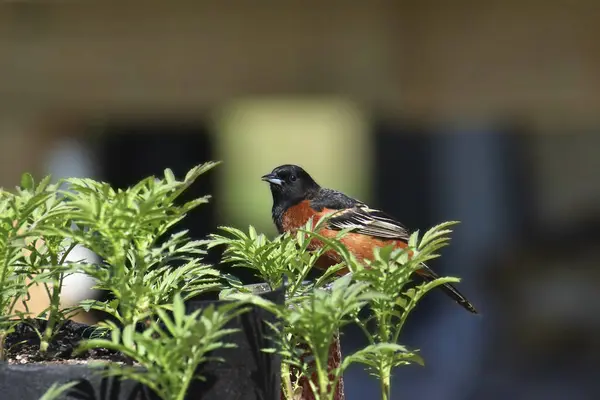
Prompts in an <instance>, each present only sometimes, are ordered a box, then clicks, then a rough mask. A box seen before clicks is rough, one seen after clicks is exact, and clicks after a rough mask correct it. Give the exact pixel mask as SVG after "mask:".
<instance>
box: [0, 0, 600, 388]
mask: <svg viewBox="0 0 600 400" xmlns="http://www.w3.org/2000/svg"><path fill="white" fill-rule="evenodd" d="M599 37H600V3H598V2H597V1H592V0H589V1H586V0H580V1H577V2H571V3H567V2H563V1H555V0H547V1H544V2H541V1H534V0H523V1H520V2H508V1H507V2H499V1H490V2H467V1H454V2H444V1H441V0H438V1H435V0H427V1H420V2H408V1H372V2H358V1H354V2H349V1H346V2H343V1H330V2H317V1H308V2H300V1H287V2H275V1H265V2H261V3H260V5H257V3H256V2H251V1H244V0H229V1H225V2H220V3H217V2H205V1H182V0H168V1H167V0H164V1H153V0H145V1H141V0H132V1H128V2H107V1H83V0H81V1H75V0H73V1H10V2H3V3H2V4H0V54H1V56H0V57H1V59H0V104H1V106H0V165H1V168H0V186H4V187H12V186H14V185H16V184H17V183H18V181H19V177H20V174H21V173H22V172H23V171H30V172H33V173H34V174H36V175H37V176H40V175H43V174H47V173H52V174H53V175H55V176H89V177H94V178H98V179H103V180H107V181H109V182H111V183H114V184H115V185H118V186H127V185H129V184H131V183H132V182H134V181H136V180H138V179H140V178H142V177H144V176H146V175H149V174H158V173H161V172H162V170H163V169H164V168H166V167H170V168H172V169H173V170H174V171H175V172H176V173H178V174H183V173H184V172H185V171H186V170H187V169H188V168H190V167H191V166H193V165H195V164H198V163H201V162H204V161H207V160H223V161H224V164H222V165H221V166H219V167H218V169H216V170H214V171H213V172H211V173H209V174H208V175H206V176H205V177H203V179H202V180H201V182H200V183H199V184H198V185H196V186H195V187H194V188H193V189H192V193H191V194H190V195H201V194H204V193H211V194H213V196H214V199H213V202H212V203H211V205H209V206H205V207H203V208H202V209H201V210H198V211H197V212H195V213H193V214H192V215H191V216H190V219H189V221H188V222H187V223H186V227H187V228H190V229H191V230H192V233H193V235H195V236H197V237H202V236H204V235H206V234H207V233H209V232H214V231H215V229H216V226H217V225H220V224H232V225H235V226H238V227H240V228H246V227H247V226H248V225H249V224H252V225H254V226H256V227H257V228H258V229H259V230H261V231H263V232H266V233H268V234H274V233H275V230H274V228H273V226H272V224H271V220H270V207H271V199H270V195H269V192H268V188H267V186H266V185H265V184H264V183H263V182H261V181H260V176H261V175H262V174H264V173H267V172H269V171H270V170H271V169H272V168H273V167H275V166H277V165H279V164H282V163H296V164H300V165H302V166H304V167H305V168H306V169H307V170H308V171H309V172H310V173H311V174H312V175H313V176H314V177H315V179H317V181H318V182H320V183H321V184H323V185H325V186H330V187H333V188H336V189H340V190H343V191H345V192H347V193H348V194H350V195H353V196H355V197H358V198H360V199H362V200H364V201H368V202H369V203H370V204H371V205H372V206H375V207H380V208H383V209H385V210H386V211H388V212H389V213H390V214H392V215H394V216H396V217H397V218H398V219H400V220H401V221H403V222H404V223H405V224H406V225H408V226H409V227H410V228H412V229H420V230H423V229H427V228H429V227H430V226H432V225H434V224H436V223H438V222H441V221H443V220H450V219H452V220H456V219H457V220H460V221H462V224H461V225H459V226H458V228H457V229H456V232H455V234H454V236H453V242H452V245H451V246H450V247H449V248H447V249H445V250H444V253H443V257H442V258H441V259H439V260H437V261H435V262H434V263H433V264H432V266H433V267H434V268H435V269H437V270H438V271H439V272H441V273H442V274H449V275H456V276H460V277H462V278H463V281H462V282H461V283H460V285H459V288H460V289H461V291H463V292H464V293H465V294H467V296H468V297H469V298H470V299H471V300H472V301H473V302H474V303H475V305H476V306H477V308H478V309H480V311H481V312H482V315H481V316H473V315H470V314H468V313H466V312H465V311H464V310H463V309H461V308H460V307H458V306H457V305H456V304H454V303H453V302H452V301H449V300H448V299H447V298H446V297H445V296H444V295H443V294H441V293H432V294H431V296H429V297H428V298H427V299H426V300H425V301H424V302H423V304H422V305H421V306H420V307H419V308H418V309H417V310H416V311H415V312H414V314H413V316H412V318H411V319H410V321H409V324H408V325H407V326H406V331H405V335H404V337H402V339H401V340H402V341H403V343H405V344H407V345H409V346H411V347H413V348H419V349H421V351H422V354H423V356H424V358H425V360H426V366H425V367H406V368H403V369H398V370H397V371H396V374H395V376H394V386H393V391H394V393H393V398H394V399H401V398H405V399H408V398H411V399H432V400H437V399H443V400H445V399H449V400H470V399H481V398H488V399H544V400H550V399H566V398H570V399H597V398H600V381H598V379H597V372H596V371H597V368H598V360H600V340H598V338H599V337H600V335H599V334H600V312H599V308H600V290H598V288H597V285H598V284H597V282H598V281H599V279H598V278H599V269H598V267H599V265H598V260H599V259H600V258H599V257H598V255H599V253H600V248H599V247H598V243H600V241H599V240H598V239H600V238H599V236H600V229H599V227H600V212H599V211H600V177H599V171H600V135H599V134H598V133H599V132H598V130H599V128H600V118H599V116H600V113H599V112H598V111H600V107H599V106H600V78H599V75H598V71H600V42H599V41H598V38H599ZM214 257H215V258H214V260H213V261H214V262H217V261H218V257H216V256H214ZM75 286H77V285H75ZM74 296H75V297H77V296H80V294H77V295H74ZM361 340H362V339H361V337H360V334H359V333H358V332H355V331H353V330H348V331H347V332H345V335H344V337H343V347H344V351H351V350H352V349H355V348H357V347H358V346H360V345H361V344H362V341H361ZM345 387H346V396H347V399H348V400H362V399H371V398H375V397H373V394H374V393H377V390H378V389H377V388H378V385H377V382H376V381H375V380H374V379H373V378H371V377H369V376H368V375H367V374H366V373H364V372H363V371H362V370H361V369H360V368H353V369H351V370H349V371H348V373H347V374H346V376H345Z"/></svg>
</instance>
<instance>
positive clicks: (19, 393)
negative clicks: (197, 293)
mask: <svg viewBox="0 0 600 400" xmlns="http://www.w3.org/2000/svg"><path fill="white" fill-rule="evenodd" d="M253 286H254V287H257V285H253ZM258 287H264V285H258ZM260 295H261V296H263V297H265V298H268V299H269V300H271V301H274V302H278V303H280V304H283V302H284V291H283V289H279V290H276V291H270V292H264V293H260ZM215 303H218V302H217V301H196V300H191V301H189V302H188V303H187V304H186V307H187V311H188V312H191V311H193V310H196V309H199V308H203V307H206V306H207V305H208V304H215ZM265 321H269V322H275V321H274V316H273V315H271V314H269V313H268V312H266V311H265V310H263V309H260V308H258V307H252V309H251V310H250V311H249V312H247V313H245V314H243V315H241V316H239V317H238V318H236V319H235V320H233V321H231V323H230V324H229V325H228V328H237V329H239V332H237V333H234V334H232V335H230V336H228V337H227V340H228V342H230V343H235V344H236V346H237V347H236V348H231V349H222V350H218V351H215V353H214V354H212V356H215V357H220V358H223V359H224V361H222V362H218V361H211V362H208V363H206V364H204V365H202V366H201V368H200V371H199V372H200V373H201V374H202V375H203V376H204V377H205V378H206V379H205V380H204V381H199V380H196V381H194V382H193V383H192V384H191V385H190V387H189V390H188V395H187V397H186V399H188V400H193V399H202V400H213V399H214V400H230V399H231V400H233V399H236V400H275V399H279V396H280V385H281V384H280V382H281V357H280V356H279V355H277V354H270V353H265V352H263V351H261V349H262V348H267V347H273V344H272V343H270V341H269V339H268V337H269V336H270V333H271V332H270V331H269V327H268V326H267V324H266V323H265ZM70 381H79V383H78V384H77V385H76V386H75V387H73V388H72V389H70V390H69V391H68V392H67V393H66V394H65V395H63V397H61V398H62V399H69V400H71V399H73V400H75V399H77V400H159V398H158V396H156V395H155V394H154V393H153V392H152V391H151V390H149V389H148V388H147V387H144V386H143V385H140V384H138V383H137V382H132V381H127V380H122V381H121V380H119V379H118V378H102V377H101V376H100V375H99V374H98V372H97V371H95V370H94V369H93V368H91V367H89V366H87V365H85V364H82V365H71V364H69V365H66V364H43V363H32V364H25V365H17V364H7V363H0V400H39V399H40V397H41V396H42V395H43V394H44V393H45V392H46V390H47V389H48V388H49V387H50V386H52V384H54V383H59V384H62V383H66V382H70Z"/></svg>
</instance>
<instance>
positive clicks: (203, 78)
mask: <svg viewBox="0 0 600 400" xmlns="http://www.w3.org/2000/svg"><path fill="white" fill-rule="evenodd" d="M209 3H210V4H209ZM0 9H1V10H2V12H0V54H2V63H0V76H2V77H3V79H2V83H1V85H0V98H2V99H6V98H9V99H10V101H9V103H10V104H9V105H11V106H13V107H25V108H28V107H36V108H48V107H50V108H56V109H60V108H69V109H73V108H81V109H94V110H97V109H98V108H100V109H108V110H112V111H120V110H122V108H123V107H133V108H136V109H140V110H147V109H148V108H151V107H158V108H160V109H161V110H162V109H164V108H167V109H171V110H179V111H180V110H182V109H184V110H185V109H187V110H192V111H193V110H196V109H197V108H198V107H202V106H205V105H214V104H215V102H218V101H225V100H227V99H228V98H231V97H233V96H239V95H244V94H247V93H277V92H285V93H289V92H292V93H313V92H319V93H320V92H325V93H330V92H333V93H338V92H342V93H343V94H347V95H350V96H353V97H356V98H359V99H361V100H363V101H365V102H366V103H368V104H373V105H378V106H381V107H385V108H389V109H391V110H402V111H408V112H411V111H413V112H417V111H423V110H425V111H428V112H436V113H442V112H448V111H453V112H456V111H465V112H468V111H475V112H477V113H484V112H485V113H490V112H497V111H504V110H506V109H517V108H518V109H521V110H525V112H526V113H529V114H535V115H538V116H544V114H555V113H556V112H559V113H562V114H586V115H592V114H593V113H594V112H595V111H597V107H598V104H600V98H599V97H600V77H599V76H598V74H597V71H598V70H600V44H599V43H598V41H597V40H596V39H597V38H598V37H600V24H599V23H598V22H600V3H599V2H597V1H594V0H579V1H574V2H566V1H558V0H548V1H537V0H535V1H534V0H524V1H487V2H476V1H453V2H446V1H442V0H438V1H431V0H428V1H419V2H408V1H372V2H358V1H354V2H342V1H330V2H317V1H309V2H308V3H307V2H300V1H289V2H267V3H266V4H265V5H264V6H263V7H257V6H256V5H255V3H254V2H251V1H244V0H229V1H225V2H221V3H220V5H219V4H217V2H201V1H177V0H171V1H160V2H157V1H141V0H137V1H129V2H122V3H119V2H110V1H108V2H88V1H62V2H59V1H47V2H40V3H34V2H11V3H5V4H3V5H2V6H1V8H0ZM4 102H6V100H4Z"/></svg>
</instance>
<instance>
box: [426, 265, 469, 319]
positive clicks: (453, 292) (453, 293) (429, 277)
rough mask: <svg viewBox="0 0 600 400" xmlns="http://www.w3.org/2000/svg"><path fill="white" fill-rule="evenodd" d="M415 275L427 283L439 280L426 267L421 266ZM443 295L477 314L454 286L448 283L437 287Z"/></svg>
mask: <svg viewBox="0 0 600 400" xmlns="http://www.w3.org/2000/svg"><path fill="white" fill-rule="evenodd" d="M417 274H418V275H419V276H421V277H422V278H423V279H425V280H426V281H427V282H430V281H433V280H435V279H437V278H439V275H438V274H436V273H435V272H433V271H432V270H431V269H430V268H429V267H428V266H427V265H425V264H423V268H422V269H420V270H419V271H417ZM438 287H439V288H440V289H441V290H442V291H443V292H444V293H446V294H447V295H448V296H450V298H452V299H453V300H454V301H456V302H457V303H458V304H460V305H461V306H462V307H463V308H465V309H466V310H467V311H469V312H472V313H473V314H477V310H476V309H475V307H474V306H473V304H471V302H470V301H469V300H467V298H466V297H465V296H464V295H463V294H462V293H461V292H460V291H459V290H458V289H457V288H455V287H454V286H452V285H451V284H449V283H445V284H443V285H441V286H438Z"/></svg>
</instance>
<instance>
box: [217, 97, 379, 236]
mask: <svg viewBox="0 0 600 400" xmlns="http://www.w3.org/2000/svg"><path fill="white" fill-rule="evenodd" d="M215 122H216V125H217V126H216V132H217V138H216V143H217V157H218V159H220V160H223V161H224V163H223V164H222V165H221V166H219V169H221V171H220V176H221V178H222V179H220V182H219V184H220V185H221V186H220V187H219V188H218V192H217V193H215V195H216V196H217V197H216V198H215V201H216V202H218V204H219V209H220V211H221V214H222V217H223V222H227V223H233V224H239V225H241V226H245V225H248V224H252V225H255V226H257V227H258V228H260V229H261V230H264V231H267V232H271V233H272V232H274V228H273V227H272V224H271V219H270V218H271V214H270V213H271V206H272V201H271V195H270V192H269V188H268V185H267V184H266V183H264V182H262V181H261V180H260V177H261V175H264V174H266V173H268V172H270V171H271V170H272V169H273V168H274V167H276V166H278V165H280V164H298V165H300V166H302V167H304V168H305V169H306V170H307V171H308V172H309V173H310V174H311V175H312V176H313V177H314V178H315V180H317V182H319V183H320V184H321V185H323V186H328V187H332V188H336V189H339V190H342V191H345V192H346V193H348V194H350V195H353V196H356V197H359V198H360V199H363V200H365V201H368V200H369V199H368V192H369V189H370V185H369V182H368V179H369V177H370V168H371V140H370V137H369V122H368V120H367V118H366V116H365V114H364V112H363V111H362V110H361V109H360V108H359V107H358V106H357V105H356V104H354V103H352V102H349V101H346V100H344V99H339V98H331V97H327V98H322V97H317V98H314V97H311V98H306V97H302V98H295V97H293V98H287V97H285V98H281V97H276V98H273V97H268V98H264V97H262V98H256V99H244V100H239V101H235V102H233V103H231V104H229V105H227V106H226V107H224V109H222V110H221V112H220V113H219V114H218V116H217V118H216V121H215Z"/></svg>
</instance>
